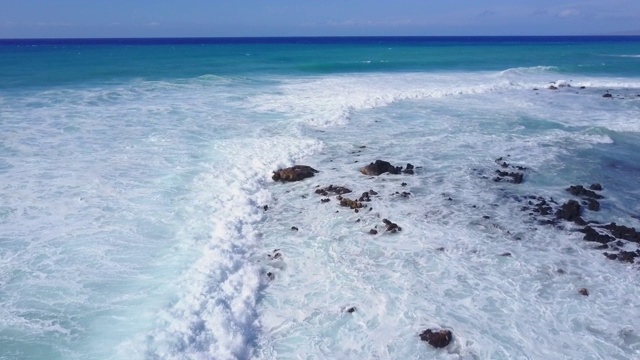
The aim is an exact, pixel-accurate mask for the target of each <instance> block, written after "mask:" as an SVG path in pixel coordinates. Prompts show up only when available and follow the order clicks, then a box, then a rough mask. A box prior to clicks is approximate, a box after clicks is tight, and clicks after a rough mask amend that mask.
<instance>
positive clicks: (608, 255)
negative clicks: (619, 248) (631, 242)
mask: <svg viewBox="0 0 640 360" xmlns="http://www.w3.org/2000/svg"><path fill="white" fill-rule="evenodd" d="M603 255H604V256H606V257H607V259H609V260H615V259H617V258H618V255H617V254H609V253H607V252H606V253H604V254H603Z"/></svg>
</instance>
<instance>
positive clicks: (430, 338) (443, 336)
mask: <svg viewBox="0 0 640 360" xmlns="http://www.w3.org/2000/svg"><path fill="white" fill-rule="evenodd" d="M452 339H453V335H452V334H451V331H449V330H444V329H441V330H437V329H427V330H425V331H423V332H422V334H420V340H422V341H426V342H428V343H429V345H431V346H433V347H435V348H443V347H445V346H447V345H449V343H451V340H452Z"/></svg>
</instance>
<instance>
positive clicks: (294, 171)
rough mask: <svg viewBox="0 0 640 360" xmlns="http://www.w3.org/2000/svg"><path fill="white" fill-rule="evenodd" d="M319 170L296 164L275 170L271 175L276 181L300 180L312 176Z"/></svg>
mask: <svg viewBox="0 0 640 360" xmlns="http://www.w3.org/2000/svg"><path fill="white" fill-rule="evenodd" d="M317 172H319V171H318V170H316V169H314V168H312V167H311V166H306V165H295V166H292V167H288V168H285V169H280V170H277V171H274V172H273V176H272V177H271V178H272V179H273V180H274V181H282V182H287V181H300V180H303V179H306V178H309V177H312V176H313V175H314V174H315V173H317Z"/></svg>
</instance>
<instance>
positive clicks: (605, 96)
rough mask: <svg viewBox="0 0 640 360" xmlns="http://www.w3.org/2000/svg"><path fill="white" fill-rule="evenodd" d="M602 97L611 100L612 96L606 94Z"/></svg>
mask: <svg viewBox="0 0 640 360" xmlns="http://www.w3.org/2000/svg"><path fill="white" fill-rule="evenodd" d="M602 97H603V98H612V97H613V95H611V94H609V93H606V94H604V95H602Z"/></svg>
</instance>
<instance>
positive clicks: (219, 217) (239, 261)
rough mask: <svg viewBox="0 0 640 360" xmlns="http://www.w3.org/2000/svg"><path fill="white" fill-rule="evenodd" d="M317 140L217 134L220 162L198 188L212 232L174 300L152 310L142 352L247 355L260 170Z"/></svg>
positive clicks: (252, 332)
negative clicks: (152, 326) (155, 316)
mask: <svg viewBox="0 0 640 360" xmlns="http://www.w3.org/2000/svg"><path fill="white" fill-rule="evenodd" d="M320 146H321V144H320V143H318V142H316V141H310V140H299V139H296V138H287V137H276V138H263V139H253V140H251V139H246V140H234V141H225V142H223V143H221V144H219V146H218V149H219V151H221V152H222V154H223V155H224V157H223V158H224V162H223V163H221V164H220V163H219V164H216V166H215V168H214V169H212V170H211V173H209V174H208V175H206V176H204V177H202V178H201V179H200V180H199V181H198V182H199V185H198V186H199V187H202V193H205V192H206V189H221V190H222V189H224V191H216V194H217V195H216V196H215V197H212V198H211V199H210V202H211V203H210V204H209V206H210V207H211V209H212V210H213V211H215V213H214V215H215V216H214V217H213V218H212V221H213V223H214V231H213V234H212V235H211V239H210V240H209V242H208V243H207V244H206V245H205V247H204V249H203V250H202V254H201V255H200V258H199V259H198V260H197V261H196V263H195V264H194V265H193V266H192V267H191V268H190V269H189V270H188V271H187V272H186V274H185V275H184V277H183V279H182V280H181V281H180V282H181V283H182V286H181V287H182V289H181V290H180V292H179V294H178V297H177V300H176V303H175V304H174V305H172V306H171V307H170V308H169V309H167V311H166V312H163V314H162V315H161V316H160V319H161V321H160V323H159V324H158V327H157V329H156V330H154V331H153V332H152V333H151V334H150V335H149V338H150V344H149V355H150V356H151V357H152V358H158V359H185V358H189V359H191V358H215V359H247V358H250V357H251V355H252V347H251V342H252V341H254V339H255V337H256V336H257V331H258V330H259V328H258V324H257V319H256V315H255V305H256V302H257V296H258V290H259V288H260V285H261V283H262V282H263V279H264V277H263V276H261V274H260V268H258V267H257V264H255V263H254V262H253V261H252V257H255V254H254V253H255V251H256V246H257V245H258V243H259V240H260V238H259V235H258V234H257V233H256V231H255V229H254V226H255V224H256V223H257V222H258V221H260V220H262V218H263V213H264V212H265V210H263V206H264V205H267V204H269V202H270V194H269V192H268V191H267V190H266V189H265V188H264V179H265V174H266V173H269V172H270V171H272V170H273V169H274V164H279V163H289V164H291V161H292V160H293V159H296V158H299V157H301V156H304V155H309V154H311V153H313V152H314V151H316V150H317V149H319V147H320Z"/></svg>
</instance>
